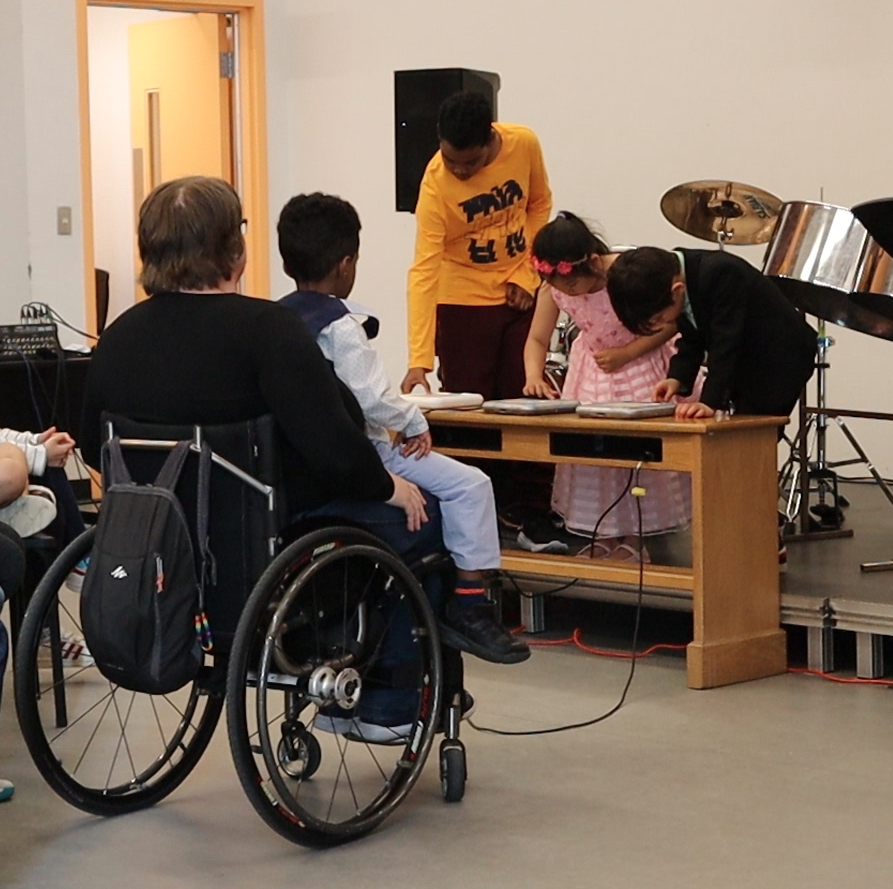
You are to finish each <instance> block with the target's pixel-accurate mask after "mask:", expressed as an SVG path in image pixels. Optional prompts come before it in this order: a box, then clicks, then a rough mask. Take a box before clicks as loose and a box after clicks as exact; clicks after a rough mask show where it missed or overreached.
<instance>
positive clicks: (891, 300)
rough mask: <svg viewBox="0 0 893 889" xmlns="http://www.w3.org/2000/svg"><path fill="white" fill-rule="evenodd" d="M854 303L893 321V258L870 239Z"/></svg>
mask: <svg viewBox="0 0 893 889" xmlns="http://www.w3.org/2000/svg"><path fill="white" fill-rule="evenodd" d="M853 301H854V302H855V303H857V304H858V305H860V306H862V308H864V309H868V310H869V311H870V312H876V313H877V314H878V315H883V316H884V317H885V318H891V319H893V256H890V254H889V253H888V252H887V251H886V250H884V249H883V247H881V245H880V244H878V242H877V241H875V239H874V238H872V237H869V238H868V239H867V240H866V242H865V249H864V250H863V252H862V258H861V260H860V261H859V267H858V269H857V271H856V284H855V287H854V291H853Z"/></svg>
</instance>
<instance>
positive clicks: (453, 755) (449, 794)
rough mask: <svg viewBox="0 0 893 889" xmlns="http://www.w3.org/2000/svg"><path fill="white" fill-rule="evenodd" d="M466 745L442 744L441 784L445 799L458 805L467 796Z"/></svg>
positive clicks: (442, 742) (458, 742)
mask: <svg viewBox="0 0 893 889" xmlns="http://www.w3.org/2000/svg"><path fill="white" fill-rule="evenodd" d="M466 777H467V771H466V765H465V745H464V744H463V743H462V742H461V741H449V740H447V741H441V742H440V784H441V789H442V790H443V798H444V800H445V801H446V802H448V803H458V802H459V801H460V800H461V799H462V797H463V796H465V780H466Z"/></svg>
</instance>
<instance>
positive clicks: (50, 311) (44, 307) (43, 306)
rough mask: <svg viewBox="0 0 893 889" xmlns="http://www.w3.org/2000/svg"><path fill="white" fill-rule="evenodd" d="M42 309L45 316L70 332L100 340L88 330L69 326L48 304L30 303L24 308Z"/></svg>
mask: <svg viewBox="0 0 893 889" xmlns="http://www.w3.org/2000/svg"><path fill="white" fill-rule="evenodd" d="M34 306H36V307H37V308H39V309H41V310H42V312H43V314H45V315H48V316H49V317H50V318H51V319H53V320H54V321H56V322H57V323H58V324H61V325H62V326H63V327H67V328H68V329H69V330H73V331H74V332H75V333H79V334H80V335H81V336H85V337H88V338H89V339H91V340H97V341H98V340H99V337H98V336H96V335H95V334H92V333H87V331H86V330H80V329H79V328H77V327H75V326H74V325H72V324H69V323H68V322H67V321H66V320H65V319H64V318H63V317H62V316H61V315H60V314H59V313H58V312H57V311H56V310H55V309H54V308H53V307H52V306H51V305H49V304H48V303H42V302H29V303H25V305H24V306H22V308H25V307H34Z"/></svg>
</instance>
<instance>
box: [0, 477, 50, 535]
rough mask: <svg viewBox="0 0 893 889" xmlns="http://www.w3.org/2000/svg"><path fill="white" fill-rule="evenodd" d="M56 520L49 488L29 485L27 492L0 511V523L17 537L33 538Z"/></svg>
mask: <svg viewBox="0 0 893 889" xmlns="http://www.w3.org/2000/svg"><path fill="white" fill-rule="evenodd" d="M54 518H56V495H55V494H53V492H52V491H51V490H50V489H49V488H44V487H42V486H41V485H30V486H29V487H28V491H27V492H26V493H25V494H22V496H21V497H19V498H18V499H16V500H13V501H12V503H10V504H8V505H7V506H4V507H3V508H2V509H0V522H3V523H4V524H7V525H9V527H10V528H12V530H13V531H15V532H16V533H17V534H18V535H19V537H33V536H34V535H35V534H36V533H37V532H38V531H43V529H44V528H46V526H47V525H49V524H50V522H52V521H53V519H54Z"/></svg>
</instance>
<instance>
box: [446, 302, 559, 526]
mask: <svg viewBox="0 0 893 889" xmlns="http://www.w3.org/2000/svg"><path fill="white" fill-rule="evenodd" d="M532 320H533V309H529V310H528V311H526V312H519V311H518V310H517V309H511V308H509V307H508V306H506V305H501V306H450V305H441V306H438V307H437V342H436V346H437V356H438V357H439V358H440V381H441V383H442V385H443V388H444V391H446V392H478V393H480V394H481V395H483V396H484V400H489V399H493V398H520V397H521V396H522V395H523V392H522V391H521V390H522V389H523V388H524V343H525V342H526V341H527V333H528V331H529V330H530V322H531V321H532ZM468 462H472V463H474V465H476V466H479V467H480V468H481V469H483V470H484V472H486V473H487V474H488V475H489V476H490V478H491V480H492V481H493V490H494V493H495V494H496V505H497V508H504V507H506V506H518V505H523V506H527V507H533V508H536V509H537V510H539V511H541V512H545V511H546V510H548V509H549V499H550V495H551V491H552V476H553V475H554V467H553V466H550V465H546V464H539V463H518V462H516V461H514V460H508V461H506V460H480V461H477V460H473V461H468Z"/></svg>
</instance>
